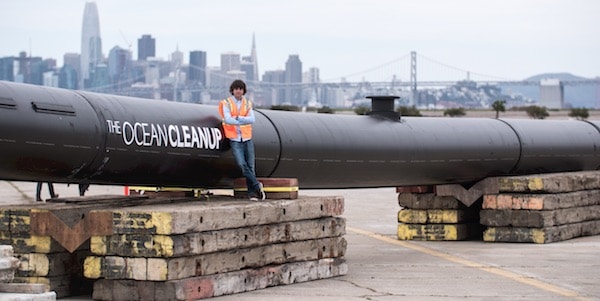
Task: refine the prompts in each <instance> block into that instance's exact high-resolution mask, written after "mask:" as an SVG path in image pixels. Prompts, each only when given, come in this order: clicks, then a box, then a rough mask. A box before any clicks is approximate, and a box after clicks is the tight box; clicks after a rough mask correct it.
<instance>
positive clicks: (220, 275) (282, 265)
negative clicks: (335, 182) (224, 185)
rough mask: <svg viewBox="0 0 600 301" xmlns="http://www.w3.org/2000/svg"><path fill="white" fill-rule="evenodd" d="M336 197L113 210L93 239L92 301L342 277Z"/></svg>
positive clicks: (88, 262) (183, 296)
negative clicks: (105, 231) (108, 225)
mask: <svg viewBox="0 0 600 301" xmlns="http://www.w3.org/2000/svg"><path fill="white" fill-rule="evenodd" d="M343 208H344V202H343V199H342V198H340V197H301V198H298V199H296V200H267V201H263V202H250V201H246V200H243V201H241V200H235V199H234V198H233V197H212V196H211V197H210V200H209V201H202V202H200V201H194V202H189V201H187V202H175V203H171V204H163V205H159V204H155V205H151V206H136V207H128V208H120V209H115V210H112V211H111V213H112V224H113V234H111V235H98V236H92V238H91V244H90V247H91V252H92V253H93V255H92V256H88V257H87V258H86V259H85V263H84V275H85V277H87V278H90V279H97V280H96V281H95V283H94V289H93V299H94V300H197V299H202V298H208V297H213V296H220V295H226V294H233V293H239V292H245V291H250V290H256V289H261V288H265V287H269V286H276V285H283V284H291V283H297V282H303V281H310V280H316V279H324V278H330V277H334V276H338V275H344V274H346V273H347V266H346V263H345V259H344V254H345V251H346V241H345V239H344V238H343V235H344V234H345V220H344V219H343V218H341V217H339V215H341V214H342V212H343Z"/></svg>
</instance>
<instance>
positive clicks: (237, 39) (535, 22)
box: [0, 0, 600, 81]
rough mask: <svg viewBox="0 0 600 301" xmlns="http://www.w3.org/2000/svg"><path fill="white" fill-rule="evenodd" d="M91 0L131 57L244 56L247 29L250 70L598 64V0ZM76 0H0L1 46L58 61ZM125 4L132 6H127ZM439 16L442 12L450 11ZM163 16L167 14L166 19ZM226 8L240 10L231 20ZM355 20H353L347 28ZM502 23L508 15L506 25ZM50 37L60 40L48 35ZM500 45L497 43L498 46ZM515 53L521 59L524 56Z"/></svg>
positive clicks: (584, 71) (509, 71) (79, 6)
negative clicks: (411, 61)
mask: <svg viewBox="0 0 600 301" xmlns="http://www.w3.org/2000/svg"><path fill="white" fill-rule="evenodd" d="M94 2H96V4H97V6H98V14H99V20H100V34H101V37H102V45H103V49H102V52H103V54H104V56H107V54H108V51H109V50H110V48H112V47H114V46H120V47H121V48H124V49H128V48H129V46H130V45H131V46H133V47H132V48H131V50H132V53H133V54H134V58H135V57H137V55H135V54H136V53H137V45H136V41H137V39H138V38H140V37H141V36H142V35H144V34H150V35H152V36H153V37H154V38H156V54H157V57H159V58H162V59H165V60H167V59H168V58H169V57H168V56H169V55H170V54H171V53H172V52H174V51H175V50H176V49H179V50H180V51H182V52H184V53H185V54H186V56H185V60H186V63H189V61H188V59H189V57H188V54H189V52H190V51H196V50H201V51H205V52H206V53H207V54H208V58H207V63H208V65H209V66H218V65H219V63H218V61H219V59H220V54H221V53H224V52H228V51H234V52H238V53H240V54H242V55H248V54H249V53H250V50H251V49H250V46H251V42H252V34H253V33H254V34H255V35H256V44H257V51H258V62H259V70H260V71H261V72H264V71H267V70H277V69H284V68H285V65H284V64H285V62H286V60H287V58H288V56H289V55H291V54H298V55H299V56H300V59H301V60H302V61H303V65H304V66H305V70H307V69H308V68H310V67H317V68H319V69H320V72H321V78H322V79H323V80H325V81H327V80H329V79H339V78H341V77H344V76H346V75H348V74H353V73H356V72H360V71H361V70H366V69H369V68H372V67H373V66H377V65H381V64H383V63H385V62H388V61H390V60H394V59H397V58H398V57H400V56H402V55H404V54H405V53H409V52H410V51H417V52H419V53H422V54H424V55H426V56H427V57H433V58H435V59H436V60H439V61H441V62H444V63H446V64H450V65H453V66H457V67H460V68H464V69H465V70H470V71H472V72H474V73H477V72H479V73H485V74H489V75H492V76H498V77H503V78H507V79H523V78H526V77H529V76H532V75H535V74H539V73H552V72H569V73H572V74H574V75H577V76H583V77H588V78H593V77H596V76H598V71H597V70H600V65H599V60H598V59H597V58H596V53H598V51H599V50H600V46H599V44H600V42H598V41H597V39H596V38H595V37H596V36H597V35H598V33H600V30H599V29H598V26H595V25H596V24H595V23H597V21H595V19H594V18H595V16H594V12H596V11H598V9H595V8H598V7H600V4H597V3H594V2H592V3H590V2H586V1H559V0H556V1H541V2H538V1H527V2H525V3H521V2H518V1H516V2H511V1H489V2H486V3H485V4H479V2H477V1H468V0H463V1H454V2H452V4H448V3H445V2H439V3H438V2H437V1H433V0H430V1H423V3H411V4H410V5H408V4H406V5H403V4H401V3H397V2H387V1H375V2H373V3H371V2H369V4H367V2H364V3H363V2H362V1H349V2H345V3H344V4H343V5H339V4H336V7H331V6H330V5H331V4H329V3H325V4H321V3H320V2H319V3H318V4H319V5H317V2H313V1H307V2H306V1H303V2H295V1H292V2H285V3H279V2H271V1H259V2H253V3H252V4H250V3H246V2H237V1H227V2H225V3H221V2H219V3H210V4H198V3H196V2H191V1H184V0H178V1H172V2H169V3H168V5H166V4H165V3H152V4H145V3H142V2H141V1H127V2H121V1H117V2H114V1H110V0H99V1H94ZM85 3H86V2H85V1H75V0H58V1H53V2H44V1H37V0H25V1H22V2H21V1H19V2H16V1H15V2H9V3H7V4H5V6H7V8H6V9H4V10H3V12H2V13H0V16H1V18H0V19H1V21H0V24H3V25H2V27H3V28H4V30H3V31H2V33H0V39H2V40H3V44H4V45H6V46H4V45H3V47H2V49H1V50H0V51H1V52H0V56H16V55H18V53H19V52H20V51H26V52H28V53H29V54H31V55H33V56H41V57H43V58H54V59H57V60H58V61H59V65H62V55H63V54H64V53H69V52H76V53H80V52H81V49H80V39H81V22H82V12H83V8H84V6H85ZM136 5H137V8H138V10H137V11H136V13H135V14H131V12H132V11H134V9H133V8H134V7H136ZM140 5H142V6H140ZM450 5H451V6H450ZM188 7H189V9H187V8H188ZM317 7H318V9H316V8H317ZM386 7H392V8H396V9H385V8H386ZM25 8H27V9H25ZM50 8H52V9H50ZM427 9H429V12H427ZM48 11H53V12H54V13H53V14H52V15H49V16H51V18H43V17H40V13H44V12H45V14H48V13H47V12H48ZM193 11H196V12H197V14H194V13H193ZM157 12H160V14H158V13H157ZM234 12H235V13H236V14H233V15H232V14H230V13H234ZM242 12H243V13H242ZM268 12H271V13H268ZM358 12H360V13H358ZM394 12H396V13H394ZM444 14H446V15H451V19H446V18H445V17H446V16H444ZM172 15H178V17H177V18H171V17H172ZM237 15H241V16H242V17H241V18H238V19H239V20H238V21H239V22H236V20H237V19H236V18H235V16H237ZM294 15H295V16H296V17H294ZM36 16H37V17H36ZM265 16H268V17H265ZM340 16H342V18H340ZM344 16H345V17H344ZM228 17H231V18H228ZM32 18H35V22H34V21H32V20H33V19H32ZM286 18H287V19H286ZM419 18H421V20H417V19H419ZM452 18H453V19H452ZM461 18H462V19H461ZM230 19H231V20H230ZM438 19H439V20H438ZM40 20H42V21H40ZM44 20H48V21H44ZM298 20H300V21H298ZM452 20H454V21H452ZM465 20H466V21H465ZM324 21H328V22H329V26H326V25H324V24H326V23H323V22H324ZM484 21H485V22H484ZM244 22H245V23H244ZM355 23H360V24H358V25H359V26H358V27H354V25H355ZM513 23H518V24H516V25H517V26H516V27H514V28H513V27H512V26H513V25H515V24H513ZM36 24H39V25H36ZM200 25H202V26H200ZM441 25H447V26H441ZM421 27H423V28H425V29H426V30H425V31H424V33H425V34H424V35H423V34H422V35H421V36H417V32H418V29H419V30H421V29H422V28H421ZM515 28H516V29H515ZM565 32H568V33H569V34H568V35H566V34H565ZM484 33H485V34H484ZM521 33H522V35H521ZM427 35H429V36H427ZM463 35H467V37H464V36H463ZM53 39H55V40H59V41H60V43H57V42H56V41H54V42H51V41H52V40H53ZM436 45H437V46H436ZM440 45H442V46H440ZM511 45H512V46H511ZM514 45H521V46H520V47H517V46H514ZM569 45H571V46H570V47H569ZM505 46H506V47H509V48H507V49H508V50H502V49H503V47H505ZM559 46H561V47H559ZM562 46H567V47H562ZM361 55H364V57H363V56H361ZM524 58H525V59H526V60H525V61H526V62H527V63H523V61H522V60H523V59H524ZM519 62H521V63H519ZM261 76H262V74H261ZM402 80H407V79H402Z"/></svg>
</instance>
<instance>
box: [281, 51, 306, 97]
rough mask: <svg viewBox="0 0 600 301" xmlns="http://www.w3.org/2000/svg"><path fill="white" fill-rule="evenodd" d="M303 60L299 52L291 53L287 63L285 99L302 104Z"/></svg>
mask: <svg viewBox="0 0 600 301" xmlns="http://www.w3.org/2000/svg"><path fill="white" fill-rule="evenodd" d="M301 84H302V61H300V56H299V55H297V54H290V56H289V57H288V60H287V62H286V63H285V101H286V102H288V103H291V104H292V105H302V103H303V101H302V85H301Z"/></svg>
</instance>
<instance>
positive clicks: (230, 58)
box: [221, 51, 241, 73]
mask: <svg viewBox="0 0 600 301" xmlns="http://www.w3.org/2000/svg"><path fill="white" fill-rule="evenodd" d="M240 65H241V60H240V54H239V53H236V52H233V51H230V52H225V53H222V54H221V72H223V73H227V72H229V71H239V70H240Z"/></svg>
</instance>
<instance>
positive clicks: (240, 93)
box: [233, 88, 244, 99]
mask: <svg viewBox="0 0 600 301" xmlns="http://www.w3.org/2000/svg"><path fill="white" fill-rule="evenodd" d="M243 95H244V89H242V88H234V89H233V96H235V98H238V99H239V98H242V96H243Z"/></svg>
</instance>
